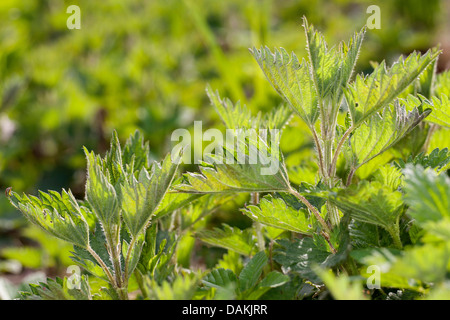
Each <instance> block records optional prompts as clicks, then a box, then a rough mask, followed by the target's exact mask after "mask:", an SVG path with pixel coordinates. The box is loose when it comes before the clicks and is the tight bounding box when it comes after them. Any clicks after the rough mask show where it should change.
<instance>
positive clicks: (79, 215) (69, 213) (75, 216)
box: [9, 190, 92, 248]
mask: <svg viewBox="0 0 450 320" xmlns="http://www.w3.org/2000/svg"><path fill="white" fill-rule="evenodd" d="M39 195H40V197H39V198H38V197H35V196H31V195H30V196H27V195H25V194H24V195H23V196H20V195H19V194H17V193H15V192H12V193H11V196H10V197H9V200H10V202H11V203H12V204H13V205H14V206H15V207H16V208H17V209H19V210H20V211H21V212H22V213H23V214H24V216H25V217H26V218H27V219H28V220H30V222H31V223H33V224H35V225H37V226H38V227H40V228H42V229H43V230H44V231H46V232H48V233H49V234H51V235H53V236H55V237H57V238H59V239H62V240H64V241H67V242H70V243H72V244H74V245H76V246H79V247H81V248H87V247H88V246H89V226H88V223H87V221H86V216H88V215H92V213H91V212H90V211H89V209H87V208H85V207H82V206H79V204H78V202H77V201H76V199H75V197H74V196H73V194H72V193H71V192H70V190H69V191H65V190H63V191H62V193H58V192H56V191H49V192H48V193H44V192H40V193H39Z"/></svg>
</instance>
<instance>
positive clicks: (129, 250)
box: [123, 237, 136, 287]
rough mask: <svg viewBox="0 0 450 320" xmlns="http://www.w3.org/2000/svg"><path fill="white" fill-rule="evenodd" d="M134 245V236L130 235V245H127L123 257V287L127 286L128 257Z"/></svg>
mask: <svg viewBox="0 0 450 320" xmlns="http://www.w3.org/2000/svg"><path fill="white" fill-rule="evenodd" d="M135 245H136V237H132V238H131V241H130V245H129V246H128V251H127V256H126V258H125V270H124V273H123V277H124V278H123V282H124V287H128V278H129V276H128V272H129V270H128V265H129V263H130V258H131V252H133V249H134V247H135Z"/></svg>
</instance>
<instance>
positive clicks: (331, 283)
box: [314, 268, 367, 300]
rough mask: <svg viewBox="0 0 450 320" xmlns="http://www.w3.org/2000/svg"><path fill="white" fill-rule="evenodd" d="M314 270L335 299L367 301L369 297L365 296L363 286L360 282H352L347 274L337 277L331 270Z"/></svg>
mask: <svg viewBox="0 0 450 320" xmlns="http://www.w3.org/2000/svg"><path fill="white" fill-rule="evenodd" d="M314 270H315V272H316V273H317V274H318V276H319V277H320V278H321V279H322V281H323V282H324V284H325V286H326V287H327V288H328V290H330V292H331V295H332V296H333V298H334V299H336V300H367V297H366V296H365V295H364V294H363V286H362V283H361V282H360V281H358V280H356V281H354V280H353V281H352V279H351V278H350V277H348V276H347V275H346V274H341V275H339V276H335V275H334V273H333V272H332V271H331V270H323V269H321V268H315V269H314Z"/></svg>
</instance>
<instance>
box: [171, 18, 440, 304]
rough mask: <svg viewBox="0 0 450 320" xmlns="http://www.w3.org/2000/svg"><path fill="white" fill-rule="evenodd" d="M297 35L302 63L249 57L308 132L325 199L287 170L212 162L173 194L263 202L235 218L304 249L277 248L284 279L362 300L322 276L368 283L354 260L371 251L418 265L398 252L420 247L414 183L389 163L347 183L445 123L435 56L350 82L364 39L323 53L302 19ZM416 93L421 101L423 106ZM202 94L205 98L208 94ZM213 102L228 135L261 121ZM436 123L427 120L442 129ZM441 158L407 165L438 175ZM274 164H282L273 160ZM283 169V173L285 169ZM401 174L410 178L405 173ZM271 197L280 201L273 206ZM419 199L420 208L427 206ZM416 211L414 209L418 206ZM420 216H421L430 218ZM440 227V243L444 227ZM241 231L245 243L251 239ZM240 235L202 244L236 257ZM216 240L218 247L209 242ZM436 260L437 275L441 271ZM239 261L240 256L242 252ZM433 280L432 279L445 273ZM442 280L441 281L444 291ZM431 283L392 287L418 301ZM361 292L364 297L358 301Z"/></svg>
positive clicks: (359, 36)
mask: <svg viewBox="0 0 450 320" xmlns="http://www.w3.org/2000/svg"><path fill="white" fill-rule="evenodd" d="M304 27H305V34H306V39H307V52H308V58H309V59H308V60H305V59H303V60H302V61H301V62H300V61H299V59H298V58H297V57H296V55H295V54H293V53H292V54H291V55H289V54H288V53H287V52H286V51H285V50H284V49H279V50H275V52H274V53H272V52H271V51H270V50H269V49H268V48H267V47H266V48H261V49H259V50H258V49H256V48H253V49H252V50H251V52H252V54H253V55H254V57H255V58H256V60H257V61H258V63H259V65H260V66H261V69H262V70H263V72H264V74H265V75H266V77H267V79H268V80H269V82H270V83H271V84H272V86H273V87H274V88H275V90H276V91H277V92H278V93H279V94H280V95H281V96H282V98H284V100H285V101H286V103H287V105H288V106H289V107H290V108H291V109H292V111H293V112H294V113H295V114H296V115H298V116H299V118H300V119H301V120H302V121H304V123H305V124H306V125H307V126H308V127H309V128H310V130H311V134H312V136H313V139H314V143H315V147H316V149H315V150H316V152H317V161H318V168H319V172H318V174H319V178H320V179H321V180H322V182H324V185H325V190H320V189H319V190H318V188H317V187H311V188H310V189H309V190H302V189H301V188H299V189H298V191H297V190H296V187H294V186H293V185H292V184H291V182H290V179H289V176H288V173H287V170H281V173H280V172H278V173H277V174H276V175H274V176H273V177H270V178H267V176H264V175H261V174H260V171H258V170H259V169H260V168H261V166H260V165H258V164H248V165H247V164H244V165H243V164H231V163H225V162H220V164H218V163H216V162H214V157H211V158H207V159H206V161H205V162H204V163H202V164H201V165H200V172H201V174H200V175H199V174H196V173H189V174H187V175H186V176H185V177H186V184H185V185H183V186H181V188H180V189H178V190H180V191H182V192H192V193H199V194H202V193H235V192H245V193H252V194H258V193H269V194H268V195H266V196H265V197H263V198H262V199H261V200H260V201H257V202H252V203H251V205H247V206H246V207H245V208H243V209H242V210H241V211H242V212H243V213H244V214H246V215H247V216H248V217H249V218H251V219H252V220H254V221H255V222H257V223H260V224H261V225H263V226H264V228H266V229H267V230H271V228H275V229H280V230H283V231H284V232H291V233H293V234H298V235H300V237H301V240H296V241H294V242H292V241H289V240H288V239H282V240H279V241H276V242H275V256H274V260H275V261H276V262H277V263H278V264H279V266H281V267H282V270H283V272H285V273H288V274H291V275H293V274H295V275H296V276H300V277H301V278H303V279H304V280H305V281H310V282H311V283H313V284H315V285H316V286H319V287H320V286H321V285H323V283H325V284H326V285H327V286H329V287H330V291H331V293H332V296H333V297H334V298H338V299H339V298H344V297H345V294H344V293H345V292H349V294H350V293H351V296H352V297H355V298H361V299H365V298H367V297H366V296H364V295H362V293H361V292H362V286H361V284H358V285H356V284H355V285H353V284H352V281H353V280H352V279H353V278H352V277H347V278H346V277H345V276H344V277H342V278H339V279H337V278H335V277H334V276H330V274H329V273H328V272H327V271H326V269H332V270H334V271H338V270H340V273H341V272H342V271H343V272H344V274H348V275H349V276H352V275H353V276H355V275H358V274H359V273H360V272H362V274H363V275H365V276H367V272H365V271H364V270H365V269H364V268H366V269H367V267H368V266H370V265H368V264H367V263H366V262H367V261H366V260H364V259H362V258H361V256H362V255H363V254H362V252H364V253H367V252H376V251H373V250H382V251H383V250H384V251H388V252H395V253H396V254H397V255H402V256H403V255H404V259H405V261H403V260H400V261H403V262H402V265H405V264H406V263H407V262H406V261H410V262H412V261H413V258H412V257H411V255H414V256H415V258H419V257H420V254H419V253H417V254H415V253H413V252H412V251H410V250H409V249H407V250H405V249H404V248H405V245H407V244H409V243H411V242H413V243H415V241H417V239H418V237H419V235H418V234H419V231H418V226H417V225H416V223H415V221H414V220H412V218H411V215H410V213H411V212H416V211H414V209H410V208H411V207H412V206H413V205H412V204H411V202H410V200H408V196H407V195H408V190H409V189H408V184H411V181H410V179H409V178H406V181H403V180H404V178H403V175H404V173H403V172H402V171H401V170H399V169H398V168H396V167H394V166H391V165H389V164H387V165H385V166H384V167H380V168H379V169H378V170H376V171H374V172H372V174H371V175H369V179H366V180H362V181H358V182H357V183H354V184H353V179H352V178H353V175H354V173H355V171H356V170H357V169H358V168H360V167H361V166H363V165H365V164H367V163H368V162H369V161H371V160H372V159H374V158H376V157H377V156H379V155H380V154H382V153H384V152H385V151H386V150H388V149H389V148H391V147H393V146H395V145H396V144H397V143H398V142H399V141H401V140H402V139H403V138H405V137H407V136H408V134H410V133H411V132H412V130H413V129H414V128H415V127H416V126H417V125H418V124H419V123H420V122H422V121H423V120H425V119H428V118H427V117H429V116H430V114H435V116H434V117H436V118H437V119H445V114H441V113H442V112H444V113H445V108H446V107H447V106H448V98H447V97H446V96H443V95H440V96H439V97H437V96H434V95H433V93H434V91H433V90H432V89H431V88H434V86H435V82H434V81H435V79H436V77H435V76H434V74H433V72H434V71H435V69H434V66H435V62H436V59H437V57H438V55H439V54H440V51H439V50H437V49H432V50H429V51H428V52H427V53H425V54H423V55H422V54H420V53H418V52H414V53H412V54H411V55H409V56H408V57H406V58H404V57H400V58H399V59H398V61H396V62H395V63H394V64H393V65H392V66H391V67H387V66H386V64H385V63H384V62H382V63H380V64H374V70H373V72H372V73H370V74H368V75H357V76H356V79H355V80H354V81H352V79H351V76H352V73H353V69H354V66H355V63H356V60H357V58H358V54H359V50H360V47H361V43H362V40H363V35H364V33H365V30H362V31H361V32H360V33H356V34H355V35H354V36H353V37H352V39H351V40H350V41H349V42H348V43H341V45H340V46H339V47H337V48H335V47H333V48H331V49H329V48H328V47H327V44H326V42H325V40H324V37H323V35H321V34H320V33H319V32H317V31H315V30H314V28H313V27H312V26H309V25H308V23H307V21H306V19H305V21H304ZM417 87H419V88H420V90H417ZM441 90H442V89H441ZM419 92H421V93H424V94H426V97H425V96H424V95H421V94H419ZM209 95H210V98H211V96H212V95H211V93H210V94H209ZM211 100H212V102H213V105H214V106H215V108H216V110H217V111H218V112H219V114H220V115H221V118H222V119H223V120H224V123H225V125H227V126H233V127H235V126H236V124H237V123H238V124H239V123H243V125H244V126H252V125H254V124H255V123H258V125H259V123H260V122H259V121H260V120H259V119H260V117H258V118H257V119H256V120H253V119H252V118H251V114H250V113H249V112H247V111H243V110H244V109H242V108H241V107H240V106H239V105H237V106H234V105H233V104H232V103H231V102H230V101H229V100H225V101H222V100H220V98H217V96H216V97H214V96H213V98H212V99H211ZM344 101H345V103H343V102H344ZM341 110H342V111H344V113H345V117H344V118H345V122H344V123H342V124H339V123H338V122H339V118H340V113H341ZM437 110H438V111H437ZM241 113H244V114H246V119H247V120H246V122H245V121H239V122H233V120H231V119H233V117H234V119H239V117H238V115H240V114H241ZM233 114H234V116H233ZM434 117H432V118H430V119H429V120H427V121H429V122H432V123H434V124H436V125H439V126H445V123H443V122H442V121H438V120H436V119H434ZM341 129H342V130H341ZM317 130H318V131H317ZM245 142H246V143H247V144H246V147H247V148H246V149H245V150H247V151H248V150H250V149H251V147H253V148H257V144H256V143H255V141H252V140H251V139H248V140H246V141H245ZM447 158H448V155H447V151H446V150H443V151H442V152H439V151H433V152H432V153H431V154H429V155H428V156H426V157H424V156H423V154H422V155H420V156H418V157H417V158H416V160H413V159H410V160H407V161H406V162H414V161H415V162H416V163H417V162H420V161H422V162H425V163H428V164H429V166H432V167H433V168H438V169H439V172H440V173H441V174H443V172H445V170H442V169H443V168H446V166H447V164H448V161H447V160H448V159H447ZM278 159H281V160H282V159H283V158H282V157H280V156H279V157H278ZM342 160H343V161H344V163H345V167H346V168H347V179H346V180H344V181H342V178H341V177H338V176H337V175H336V166H337V162H338V161H342ZM399 161H400V160H399ZM400 163H403V164H404V163H405V162H402V161H400ZM281 168H285V166H284V164H283V162H281ZM417 170H419V169H417ZM405 174H406V175H407V177H408V173H407V171H406V172H405ZM442 183H443V184H445V183H447V182H445V181H442ZM445 190H446V189H445V188H444V190H443V191H442V190H440V191H439V192H440V197H441V198H442V199H445V200H444V201H447V200H448V198H449V194H448V192H447V191H445ZM278 194H285V195H286V196H282V197H274V195H278ZM405 195H406V196H405ZM289 196H294V197H295V201H289ZM314 196H315V197H318V198H322V199H323V200H324V201H326V206H324V202H320V205H317V204H312V203H313V199H314ZM431 198H433V197H431ZM419 199H420V200H418V201H425V203H427V202H426V200H425V199H423V198H419ZM447 202H448V201H447ZM445 203H446V202H445ZM414 207H419V208H420V206H419V205H417V204H415V203H414ZM441 207H442V206H441ZM422 209H423V210H422V211H421V212H427V210H425V208H422ZM411 210H413V211H411ZM443 210H444V211H445V210H448V208H444V209H443ZM333 212H335V216H333ZM256 226H257V225H255V229H256ZM437 228H438V230H439V231H440V232H441V233H444V234H445V232H446V227H445V224H444V225H439V227H437ZM245 232H246V234H249V232H248V230H245ZM242 233H243V232H242V231H236V230H233V232H230V229H228V231H227V232H225V233H224V231H222V230H215V231H211V232H210V233H209V234H208V237H207V238H208V241H209V243H210V244H215V245H218V246H221V247H224V248H228V249H229V250H234V251H237V252H239V251H238V250H237V249H236V248H233V245H231V243H229V244H227V243H226V242H224V241H222V239H223V237H225V238H227V239H230V240H231V239H233V237H236V235H241V234H242ZM269 233H270V232H267V233H266V235H267V236H268V237H269V239H270V241H271V244H274V242H273V241H274V238H271V237H270V235H269ZM250 234H251V232H250ZM280 234H281V233H279V234H278V236H279V235H280ZM215 236H217V238H218V239H219V238H220V240H215V239H214V238H215ZM239 239H240V240H239V241H240V242H242V245H241V246H242V247H246V246H244V245H243V244H244V243H245V244H247V248H250V247H253V246H254V239H250V240H249V239H248V236H247V237H240V238H239ZM442 246H443V247H445V245H442ZM261 248H263V246H260V249H261ZM353 248H354V250H353ZM376 248H378V249H376ZM439 248H440V249H439V250H441V249H442V248H441V247H439ZM417 250H419V249H417ZM423 250H425V249H423ZM442 250H443V249H442ZM439 252H441V251H439ZM443 252H444V251H442V252H441V253H442V254H441V255H440V257H442V259H443V260H440V264H439V265H440V266H443V265H447V264H448V259H447V256H446V255H445V254H444V253H443ZM240 253H241V254H244V252H242V251H241V252H240ZM245 253H246V254H247V255H251V253H252V252H251V250H247V251H246V252H245ZM415 258H414V259H415ZM406 259H409V260H406ZM445 259H447V260H445ZM444 261H446V263H444ZM417 263H419V262H417ZM415 267H417V268H418V269H417V270H416V271H415V272H416V276H417V275H419V274H420V273H421V272H422V271H423V273H424V275H423V276H424V277H425V278H426V277H428V276H427V275H426V274H428V273H430V270H425V269H423V270H422V271H421V269H420V268H419V267H418V266H417V265H414V264H413V267H411V268H415ZM397 268H400V267H397ZM398 270H400V269H398ZM440 271H441V272H440V273H439V274H441V275H442V274H445V273H443V271H442V270H440ZM384 276H385V274H384V273H383V275H382V277H384ZM389 277H390V275H388V276H387V278H389ZM404 278H405V277H404ZM412 278H414V277H412ZM444 278H445V277H444ZM444 278H442V277H440V278H439V281H440V282H441V283H442V282H443V281H444ZM408 279H409V278H408ZM359 280H361V279H359ZM431 282H432V281H428V282H427V284H425V285H422V284H421V285H418V286H412V285H411V284H408V281H398V282H397V283H396V285H393V286H392V287H395V288H397V289H401V290H404V289H408V290H409V289H411V288H414V290H416V292H420V293H424V292H425V291H426V290H428V289H426V288H427V285H430V283H431ZM382 283H383V285H384V282H382ZM388 287H389V285H388ZM339 290H341V291H339ZM358 290H361V291H360V292H359V293H358V292H357V291H358ZM424 290H425V291H424ZM319 291H320V289H319ZM387 297H388V296H387V295H385V298H387Z"/></svg>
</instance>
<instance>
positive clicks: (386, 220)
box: [329, 181, 403, 246]
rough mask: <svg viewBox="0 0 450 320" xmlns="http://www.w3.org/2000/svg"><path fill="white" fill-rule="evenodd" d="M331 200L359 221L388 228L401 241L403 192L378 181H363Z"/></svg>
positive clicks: (396, 242) (396, 241)
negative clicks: (400, 226) (400, 220)
mask: <svg viewBox="0 0 450 320" xmlns="http://www.w3.org/2000/svg"><path fill="white" fill-rule="evenodd" d="M329 199H330V201H331V202H332V203H334V204H335V205H336V206H337V207H338V208H339V209H341V210H343V211H344V212H346V213H348V214H350V216H351V217H352V218H353V219H355V220H358V221H361V222H365V223H370V224H374V225H377V226H380V227H383V228H384V229H386V231H388V232H389V234H391V236H392V238H393V240H394V241H395V244H396V245H397V246H401V243H400V242H399V241H400V240H399V219H400V216H401V215H402V213H403V210H402V208H403V201H402V193H401V192H399V191H393V190H392V189H391V187H389V186H385V185H382V184H381V183H380V182H378V181H373V182H368V181H362V182H361V183H359V184H358V185H353V186H351V187H349V188H347V189H345V190H341V191H340V192H338V194H337V195H336V196H331V197H330V198H329Z"/></svg>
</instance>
